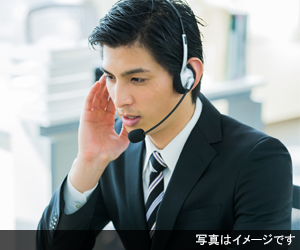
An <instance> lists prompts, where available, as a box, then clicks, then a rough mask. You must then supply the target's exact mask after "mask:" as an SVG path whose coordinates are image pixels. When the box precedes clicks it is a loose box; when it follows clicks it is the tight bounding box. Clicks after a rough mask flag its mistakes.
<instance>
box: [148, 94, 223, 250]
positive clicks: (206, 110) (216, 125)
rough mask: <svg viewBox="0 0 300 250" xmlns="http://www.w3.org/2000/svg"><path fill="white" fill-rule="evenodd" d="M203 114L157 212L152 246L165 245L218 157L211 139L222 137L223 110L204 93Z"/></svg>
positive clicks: (181, 156)
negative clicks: (185, 202)
mask: <svg viewBox="0 0 300 250" xmlns="http://www.w3.org/2000/svg"><path fill="white" fill-rule="evenodd" d="M201 101H202V103H203V109H202V114H201V116H200V119H199V120H198V122H197V124H196V126H195V127H194V129H193V130H192V132H191V134H190V136H189V138H188V140H187V142H186V144H185V146H184V148H183V150H182V153H181V155H180V157H179V159H178V162H177V164H176V167H175V169H174V172H173V174H172V177H171V179H170V182H169V184H168V187H167V190H166V193H165V195H164V198H163V201H162V203H161V205H160V208H159V210H158V214H157V221H156V230H157V233H156V234H154V238H153V244H152V249H155V250H159V249H164V248H165V246H166V244H167V241H168V238H169V236H170V233H171V230H172V229H173V226H174V224H175V221H176V218H177V216H178V213H179V211H180V209H181V207H182V205H183V203H184V201H185V199H186V198H187V196H188V195H189V193H190V192H191V190H192V189H193V187H194V186H195V184H196V183H197V182H198V180H199V179H200V178H201V176H202V175H203V173H204V171H205V169H206V168H207V166H208V165H209V163H210V162H211V160H212V159H213V158H214V157H215V155H216V151H215V150H214V149H213V148H212V147H211V145H210V143H212V142H216V141H220V140H221V129H220V113H219V112H218V111H217V110H216V109H215V108H214V107H213V106H212V105H211V104H210V103H209V102H208V101H207V100H206V99H205V98H204V97H203V96H202V98H201Z"/></svg>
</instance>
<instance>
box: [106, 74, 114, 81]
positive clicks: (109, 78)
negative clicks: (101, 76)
mask: <svg viewBox="0 0 300 250" xmlns="http://www.w3.org/2000/svg"><path fill="white" fill-rule="evenodd" d="M105 79H106V80H110V81H111V80H114V79H115V78H114V77H113V76H108V75H107V76H106V77H105Z"/></svg>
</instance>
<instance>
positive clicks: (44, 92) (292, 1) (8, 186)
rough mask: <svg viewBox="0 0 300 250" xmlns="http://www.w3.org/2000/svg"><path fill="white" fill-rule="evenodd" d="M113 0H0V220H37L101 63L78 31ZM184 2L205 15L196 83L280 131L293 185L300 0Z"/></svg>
mask: <svg viewBox="0 0 300 250" xmlns="http://www.w3.org/2000/svg"><path fill="white" fill-rule="evenodd" d="M114 2H116V1H115V0H57V1H46V0H0V190H1V197H2V205H1V207H0V212H1V214H2V215H3V216H2V219H1V223H0V229H36V227H37V224H38V221H39V219H40V217H41V215H42V212H43V210H44V209H45V207H46V206H47V205H48V203H49V201H50V198H51V196H52V193H53V192H54V191H55V190H56V188H57V187H58V185H59V184H60V183H61V181H62V180H63V178H64V177H65V176H66V174H67V173H68V171H69V169H70V167H71V164H72V162H73V160H74V159H75V157H76V154H77V129H78V121H79V116H80V112H81V109H82V105H83V102H84V98H85V96H86V94H87V92H88V89H89V88H90V86H91V85H92V84H93V83H94V80H95V68H97V67H98V66H99V65H100V64H101V62H100V55H99V51H93V50H92V49H90V48H89V47H88V43H87V36H88V35H89V34H90V33H91V32H92V30H93V28H94V27H95V26H96V25H97V24H98V21H99V19H100V18H101V17H102V16H103V15H105V13H106V11H107V10H108V9H109V8H110V6H111V5H112V4H113V3H114ZM188 2H189V3H190V5H191V6H192V8H193V9H194V12H195V13H196V14H197V15H198V16H199V17H201V18H202V19H204V20H205V23H206V27H203V28H201V31H202V33H203V35H204V37H203V45H204V53H205V62H204V65H205V74H204V77H203V82H202V92H203V93H204V94H205V95H206V96H207V97H208V98H209V99H210V100H212V101H213V103H214V104H215V105H216V107H217V108H218V109H219V110H220V112H222V113H224V114H228V115H231V116H233V117H234V118H236V119H238V120H241V121H242V122H244V123H246V124H249V125H251V126H254V127H255V128H257V129H259V130H262V131H264V132H266V133H268V134H270V135H271V136H274V137H277V138H279V139H280V140H281V141H282V142H283V143H284V144H285V145H286V146H287V148H288V150H289V151H290V153H291V155H292V160H293V167H294V183H295V184H298V185H300V1H299V0H188ZM50 7H51V8H50Z"/></svg>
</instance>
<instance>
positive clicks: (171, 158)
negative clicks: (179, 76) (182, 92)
mask: <svg viewBox="0 0 300 250" xmlns="http://www.w3.org/2000/svg"><path fill="white" fill-rule="evenodd" d="M201 112H202V102H201V101H200V98H197V100H196V108H195V111H194V114H193V116H192V118H191V119H190V121H189V122H188V123H187V124H186V126H185V127H184V128H183V129H182V130H181V131H180V132H179V134H178V135H176V137H175V138H174V139H173V140H172V141H171V142H170V143H169V144H168V145H167V146H166V147H165V148H164V149H162V150H160V149H158V148H157V147H156V146H155V145H154V144H153V143H152V141H151V140H150V138H149V136H148V135H146V138H145V145H146V154H145V159H144V162H148V161H149V158H150V156H151V154H152V153H153V151H157V152H159V153H160V154H161V156H162V158H163V159H164V161H165V163H166V164H167V166H168V168H169V169H170V171H171V172H173V171H174V168H175V166H176V163H177V161H178V158H179V156H180V154H181V151H182V149H183V146H184V145H185V143H186V141H187V139H188V137H189V135H190V133H191V132H192V130H193V128H194V127H195V125H196V123H197V121H198V120H199V118H200V115H201ZM146 167H147V164H144V169H143V172H144V171H145V170H146Z"/></svg>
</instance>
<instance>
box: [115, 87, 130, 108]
mask: <svg viewBox="0 0 300 250" xmlns="http://www.w3.org/2000/svg"><path fill="white" fill-rule="evenodd" d="M114 99H115V100H114V102H115V106H116V108H123V107H125V106H130V105H131V104H132V103H133V98H132V96H131V94H130V90H129V88H128V86H126V84H124V83H122V82H117V83H116V84H115V87H114Z"/></svg>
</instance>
